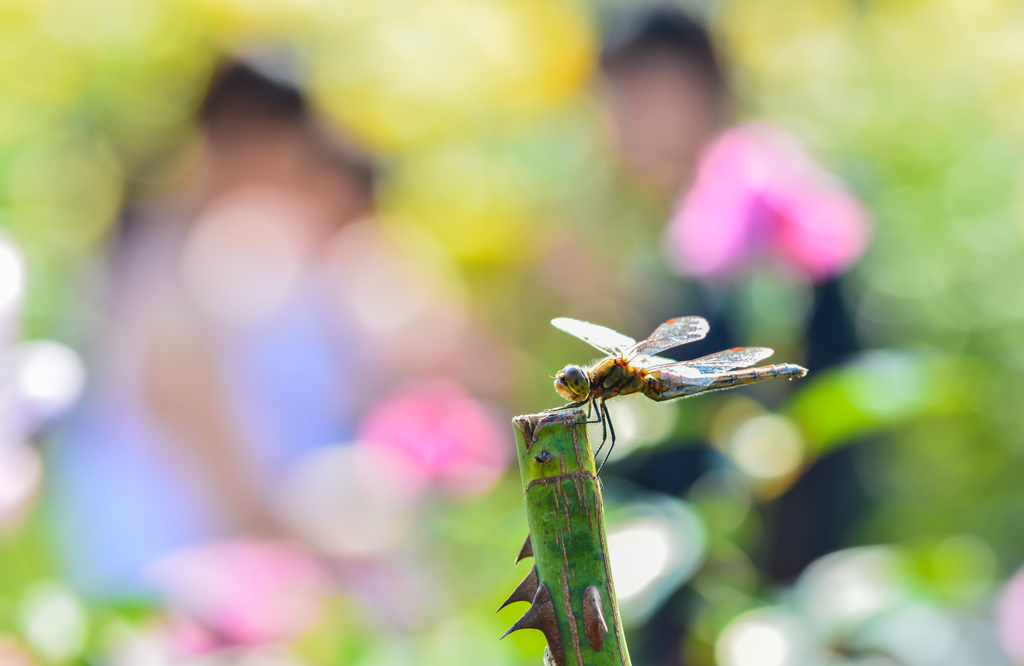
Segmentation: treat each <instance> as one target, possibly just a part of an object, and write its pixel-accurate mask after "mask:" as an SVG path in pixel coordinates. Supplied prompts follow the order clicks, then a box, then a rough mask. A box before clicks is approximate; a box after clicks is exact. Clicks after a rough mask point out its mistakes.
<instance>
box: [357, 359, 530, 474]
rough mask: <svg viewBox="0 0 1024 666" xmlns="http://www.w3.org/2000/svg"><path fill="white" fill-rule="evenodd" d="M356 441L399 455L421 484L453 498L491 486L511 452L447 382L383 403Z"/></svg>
mask: <svg viewBox="0 0 1024 666" xmlns="http://www.w3.org/2000/svg"><path fill="white" fill-rule="evenodd" d="M359 440H360V441H361V442H366V445H367V446H380V447H385V448H389V449H391V450H393V451H394V452H396V453H398V454H400V455H402V456H403V457H404V458H406V459H407V460H409V461H410V462H411V463H412V464H411V467H412V468H413V469H414V470H415V471H417V472H418V473H419V474H420V475H421V476H422V477H423V478H424V479H427V480H429V481H431V482H434V483H437V484H439V485H440V486H441V488H442V489H444V490H445V491H447V492H451V493H454V494H465V493H470V492H478V491H481V490H483V489H485V488H487V487H489V486H491V485H492V484H493V483H494V482H496V481H497V479H498V478H499V477H500V476H501V474H502V472H504V470H505V466H506V464H507V462H508V454H509V451H508V449H509V447H510V446H511V445H510V444H509V443H508V441H507V438H506V437H503V436H502V431H501V430H500V429H499V427H498V426H497V424H496V423H495V422H494V419H493V418H492V417H491V416H490V415H489V414H488V413H487V411H486V409H484V407H483V406H482V405H481V404H480V403H479V402H477V401H476V400H474V399H473V398H472V397H471V396H470V395H469V394H468V393H466V391H465V390H464V389H463V388H462V387H461V386H459V385H458V384H456V383H455V382H452V381H451V380H447V379H431V380H426V381H424V382H422V383H421V384H419V385H417V386H414V387H412V388H410V389H406V390H402V391H399V392H398V393H395V394H393V395H391V396H390V397H388V398H387V399H385V400H384V401H383V402H381V403H380V404H378V405H377V406H376V407H375V408H374V409H373V410H371V411H370V413H369V414H367V416H366V418H365V419H364V421H363V423H362V426H361V428H360V432H359Z"/></svg>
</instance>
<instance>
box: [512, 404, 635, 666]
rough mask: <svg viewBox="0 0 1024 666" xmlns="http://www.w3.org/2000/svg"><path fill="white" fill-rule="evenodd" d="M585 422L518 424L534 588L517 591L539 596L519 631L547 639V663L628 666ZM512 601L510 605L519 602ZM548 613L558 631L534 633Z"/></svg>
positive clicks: (551, 416) (532, 418)
mask: <svg viewBox="0 0 1024 666" xmlns="http://www.w3.org/2000/svg"><path fill="white" fill-rule="evenodd" d="M582 421H584V414H583V412H582V411H580V410H573V411H568V412H554V413H544V414H535V415H528V416H518V417H516V418H515V419H514V420H513V424H514V425H515V426H516V427H515V432H516V451H517V453H518V458H519V468H520V471H521V473H522V478H523V488H524V490H525V499H526V514H527V518H528V521H529V525H530V538H529V540H530V542H531V543H532V549H533V555H534V558H535V563H534V566H535V568H536V582H534V583H532V586H531V584H530V582H529V578H530V576H527V580H525V581H524V582H523V584H522V585H520V588H523V587H524V586H527V587H530V589H531V590H532V589H533V587H537V588H538V593H537V595H536V597H535V598H534V599H533V604H532V606H531V609H530V611H528V612H527V614H526V615H524V617H523V619H522V620H520V621H519V622H518V623H517V626H516V627H515V628H536V629H541V630H542V631H544V632H545V635H546V636H547V638H548V652H547V653H546V660H550V662H551V663H554V664H556V665H557V666H565V665H572V666H629V664H630V661H629V653H628V651H627V650H626V640H625V637H624V636H623V633H622V628H621V623H620V622H619V613H618V607H617V606H616V601H615V586H614V584H613V582H612V573H611V565H610V562H609V559H608V544H607V542H606V539H605V527H604V503H603V501H602V497H601V487H600V482H599V481H598V479H597V476H596V474H595V465H594V456H593V452H592V451H591V448H590V442H589V440H588V437H587V427H586V425H585V424H583V423H582ZM532 573H533V572H531V575H532ZM540 587H546V589H547V591H546V592H544V591H543V590H540V589H539V588H540ZM517 592H519V590H518V589H517ZM515 594H516V593H513V597H514V596H515ZM548 595H549V597H550V598H549V599H545V598H544V597H545V596H548ZM513 597H510V600H516V599H513ZM588 605H589V608H588ZM541 606H543V607H541ZM548 607H550V608H548ZM550 610H553V613H554V617H555V619H556V620H557V631H555V630H554V625H553V624H552V623H550V622H549V624H550V628H549V629H548V630H545V629H544V627H543V626H537V625H543V624H544V622H545V619H544V618H542V617H538V613H539V612H540V611H544V612H548V611H550ZM531 614H532V615H533V616H532V617H531ZM520 624H523V625H524V626H522V627H520V626H518V625H520ZM605 627H606V628H605ZM554 634H557V635H554Z"/></svg>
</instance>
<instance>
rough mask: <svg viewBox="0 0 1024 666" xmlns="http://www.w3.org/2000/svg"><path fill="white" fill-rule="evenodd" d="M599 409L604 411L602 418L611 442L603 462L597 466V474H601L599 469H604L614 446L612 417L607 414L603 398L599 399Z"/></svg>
mask: <svg viewBox="0 0 1024 666" xmlns="http://www.w3.org/2000/svg"><path fill="white" fill-rule="evenodd" d="M600 409H601V411H602V412H604V420H605V421H606V422H607V423H608V431H609V432H610V433H611V435H612V443H611V444H609V445H608V453H606V454H604V462H603V463H601V466H600V467H598V468H597V475H598V476H601V470H602V469H604V466H605V465H607V464H608V458H610V457H611V455H612V449H614V448H615V427H614V426H612V418H611V416H609V415H608V407H607V406H606V405H605V404H604V400H602V401H601V405H600ZM601 445H602V446H603V445H604V442H602V443H601Z"/></svg>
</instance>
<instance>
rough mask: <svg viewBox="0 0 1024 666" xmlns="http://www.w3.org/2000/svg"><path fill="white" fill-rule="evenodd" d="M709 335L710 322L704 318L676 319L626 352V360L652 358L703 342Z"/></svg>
mask: <svg viewBox="0 0 1024 666" xmlns="http://www.w3.org/2000/svg"><path fill="white" fill-rule="evenodd" d="M707 334H708V321H707V319H704V317H676V318H675V319H669V320H668V321H666V322H665V323H664V324H662V325H661V326H659V327H658V328H656V329H654V333H651V337H649V338H647V339H646V340H643V341H641V342H638V343H637V344H635V345H633V346H632V347H630V348H629V349H628V350H627V351H626V354H625V355H626V358H629V359H632V358H633V357H635V356H638V355H640V354H644V355H645V356H651V355H653V354H657V353H658V352H662V351H665V350H666V349H672V348H673V347H678V346H679V345H685V344H686V343H687V342H693V341H694V340H701V339H703V338H704V336H705V335H707Z"/></svg>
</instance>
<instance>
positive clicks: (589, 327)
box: [551, 317, 636, 356]
mask: <svg viewBox="0 0 1024 666" xmlns="http://www.w3.org/2000/svg"><path fill="white" fill-rule="evenodd" d="M551 325H552V326H554V327H555V328H557V329H559V330H562V331H565V332H566V333H568V334H569V335H574V336H576V337H577V338H579V339H580V340H583V341H584V342H586V343H587V344H589V345H591V346H593V347H597V348H598V349H600V350H601V351H603V352H605V353H606V354H609V355H611V356H622V355H623V353H625V351H626V350H627V349H630V348H631V347H634V346H635V345H636V340H634V339H633V338H631V337H629V336H628V335H623V334H622V333H619V332H617V331H613V330H612V329H610V328H607V327H605V326H598V325H597V324H591V323H590V322H586V321H580V320H578V319H569V318H568V317H558V318H557V319H552V320H551Z"/></svg>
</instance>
